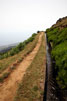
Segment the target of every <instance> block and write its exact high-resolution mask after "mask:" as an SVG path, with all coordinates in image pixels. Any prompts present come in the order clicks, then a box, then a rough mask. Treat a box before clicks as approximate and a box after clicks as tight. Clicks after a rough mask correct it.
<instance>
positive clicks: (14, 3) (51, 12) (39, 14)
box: [0, 0, 67, 45]
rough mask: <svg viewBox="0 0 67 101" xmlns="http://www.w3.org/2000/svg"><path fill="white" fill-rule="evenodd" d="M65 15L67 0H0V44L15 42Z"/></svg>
mask: <svg viewBox="0 0 67 101" xmlns="http://www.w3.org/2000/svg"><path fill="white" fill-rule="evenodd" d="M64 16H67V0H0V45H5V44H10V43H16V42H18V41H23V40H25V39H26V38H28V37H29V36H30V35H31V34H32V33H34V32H36V31H38V30H45V29H46V28H48V27H50V26H51V25H52V24H54V23H55V22H56V20H58V18H62V17H64Z"/></svg>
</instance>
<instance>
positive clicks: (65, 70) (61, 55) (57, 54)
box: [46, 28, 67, 89]
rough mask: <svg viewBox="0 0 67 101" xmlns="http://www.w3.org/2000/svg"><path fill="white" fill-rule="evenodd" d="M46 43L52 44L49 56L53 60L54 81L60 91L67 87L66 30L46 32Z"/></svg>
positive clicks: (54, 29)
mask: <svg viewBox="0 0 67 101" xmlns="http://www.w3.org/2000/svg"><path fill="white" fill-rule="evenodd" d="M46 32H47V37H48V42H49V43H50V42H52V43H53V46H52V51H51V56H52V58H53V59H54V60H55V62H56V63H55V70H56V72H57V73H56V74H57V76H56V80H57V82H58V84H59V85H60V87H61V88H62V89H65V88H66V87H67V28H64V29H61V30H60V29H59V28H50V29H47V30H46Z"/></svg>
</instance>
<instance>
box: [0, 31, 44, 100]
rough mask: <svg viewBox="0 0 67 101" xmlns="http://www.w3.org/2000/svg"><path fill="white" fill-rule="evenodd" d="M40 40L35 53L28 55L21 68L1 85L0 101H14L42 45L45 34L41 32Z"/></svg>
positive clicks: (34, 50)
mask: <svg viewBox="0 0 67 101" xmlns="http://www.w3.org/2000/svg"><path fill="white" fill-rule="evenodd" d="M40 33H41V34H40V36H39V40H38V43H37V45H36V47H35V48H34V49H33V51H32V52H31V53H30V54H28V55H27V56H26V57H25V58H24V60H23V61H22V62H21V63H20V64H19V66H18V67H17V68H16V69H15V70H14V71H13V72H12V73H11V74H10V76H9V77H8V78H7V79H6V80H5V81H4V82H3V83H2V84H1V85H0V101H13V99H14V96H15V94H16V90H17V88H18V84H19V83H20V82H21V80H22V79H23V76H24V74H25V73H26V69H27V68H28V67H29V65H30V64H31V62H32V60H33V59H34V57H35V56H36V53H37V52H38V50H39V47H40V45H41V40H42V36H43V32H40Z"/></svg>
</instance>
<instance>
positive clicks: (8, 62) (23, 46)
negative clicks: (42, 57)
mask: <svg viewBox="0 0 67 101" xmlns="http://www.w3.org/2000/svg"><path fill="white" fill-rule="evenodd" d="M39 35H40V34H33V35H32V37H30V38H29V39H27V40H26V41H24V42H23V43H20V44H19V45H18V46H16V47H15V48H13V49H12V50H11V51H8V52H7V53H4V54H2V56H5V55H6V54H8V56H7V57H3V58H2V59H1V60H0V82H3V80H4V79H5V78H7V77H8V75H9V74H10V73H11V72H12V71H13V70H14V69H15V68H16V66H17V65H18V64H19V63H20V62H22V61H23V59H24V57H25V56H26V55H27V54H29V53H30V52H31V51H32V50H33V49H34V47H35V46H36V44H37V42H38V38H39ZM33 40H34V41H33Z"/></svg>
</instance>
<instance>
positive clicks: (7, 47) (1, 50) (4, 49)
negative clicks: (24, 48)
mask: <svg viewBox="0 0 67 101" xmlns="http://www.w3.org/2000/svg"><path fill="white" fill-rule="evenodd" d="M18 44H19V43H14V44H10V45H4V46H0V53H5V52H7V51H9V50H11V49H12V48H14V47H15V46H17V45H18Z"/></svg>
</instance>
